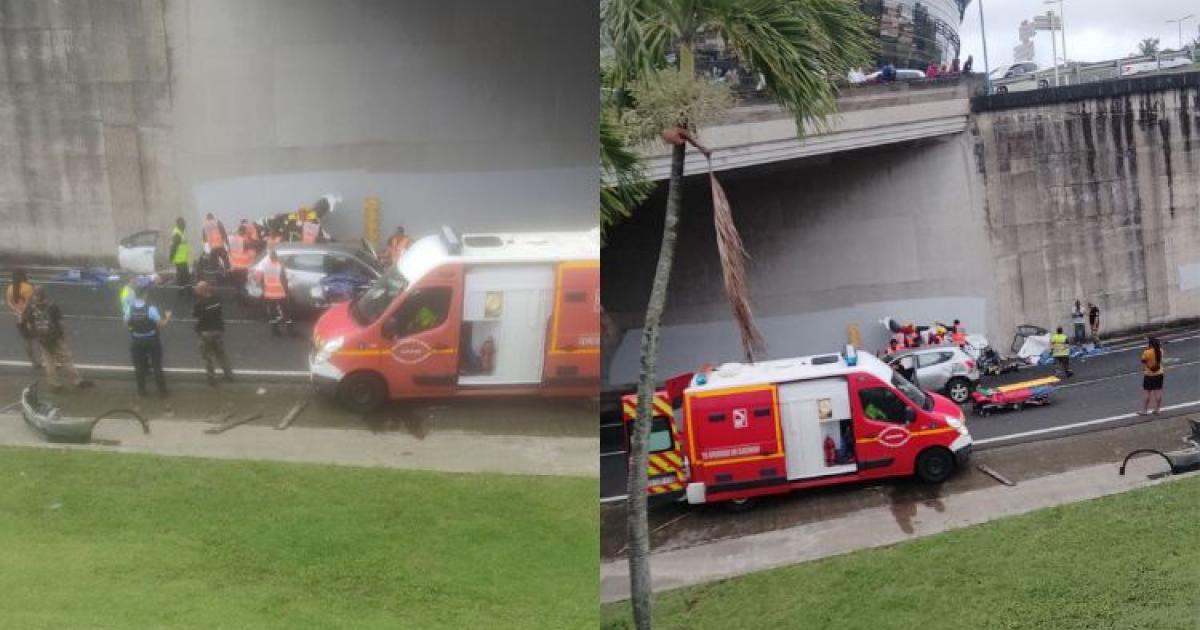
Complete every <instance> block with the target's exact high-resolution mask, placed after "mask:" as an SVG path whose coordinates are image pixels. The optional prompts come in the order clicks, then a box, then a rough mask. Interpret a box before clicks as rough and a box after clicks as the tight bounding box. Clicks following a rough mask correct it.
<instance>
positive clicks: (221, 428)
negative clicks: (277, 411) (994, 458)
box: [204, 413, 262, 435]
mask: <svg viewBox="0 0 1200 630" xmlns="http://www.w3.org/2000/svg"><path fill="white" fill-rule="evenodd" d="M261 417H262V414H261V413H255V414H251V415H249V416H246V417H245V418H242V419H241V420H231V421H229V422H226V423H225V424H220V425H217V426H215V427H209V428H207V429H205V430H204V432H205V433H207V434H209V435H217V434H218V433H224V432H226V431H228V430H230V429H232V428H234V427H240V426H242V425H243V424H247V423H250V422H254V421H255V420H258V419H259V418H261Z"/></svg>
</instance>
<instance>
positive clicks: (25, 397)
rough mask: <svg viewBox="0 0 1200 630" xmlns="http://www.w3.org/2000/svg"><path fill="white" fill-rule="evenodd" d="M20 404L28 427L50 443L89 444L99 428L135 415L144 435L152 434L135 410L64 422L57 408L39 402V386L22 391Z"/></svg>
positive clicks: (50, 404) (116, 411)
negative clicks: (103, 423) (117, 417)
mask: <svg viewBox="0 0 1200 630" xmlns="http://www.w3.org/2000/svg"><path fill="white" fill-rule="evenodd" d="M19 402H20V405H21V416H22V417H24V418H25V424H27V425H29V427H30V428H31V429H33V431H34V433H37V434H38V435H39V436H40V437H41V438H42V439H44V440H46V441H47V442H56V443H64V444H88V443H90V442H91V441H92V431H93V430H94V429H95V428H96V424H97V423H99V422H100V421H101V420H104V419H106V418H109V417H112V416H115V415H117V414H129V415H132V416H133V417H134V418H135V419H136V420H137V421H138V422H139V423H140V424H141V425H142V433H145V434H149V433H150V423H149V422H147V421H146V419H145V418H143V417H142V415H141V414H139V413H138V412H136V411H134V410H132V409H110V410H108V411H105V412H104V413H102V414H100V415H98V416H96V417H95V418H92V419H87V418H64V417H63V416H62V411H61V410H60V409H59V408H58V407H56V406H55V405H54V404H52V403H50V402H48V401H45V400H41V399H39V398H38V395H37V384H36V383H35V384H33V385H29V386H28V387H26V388H25V389H24V390H22V391H21V400H20V401H19Z"/></svg>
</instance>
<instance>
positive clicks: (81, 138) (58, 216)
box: [0, 0, 178, 258]
mask: <svg viewBox="0 0 1200 630" xmlns="http://www.w3.org/2000/svg"><path fill="white" fill-rule="evenodd" d="M0 24H3V28H2V29H0V55H2V56H3V59H2V60H0V254H6V255H12V254H21V255H28V256H36V257H39V258H62V257H71V256H79V255H101V254H103V255H109V256H113V255H115V248H116V239H117V238H119V236H120V235H124V234H128V233H130V232H133V231H135V230H138V229H142V228H143V227H145V226H160V225H162V222H163V217H164V216H166V215H168V214H172V213H173V212H174V208H175V206H176V205H177V199H178V195H177V188H176V181H175V172H174V167H173V160H172V157H173V155H172V143H171V138H172V135H171V134H172V131H171V122H172V121H171V111H172V106H171V87H170V80H171V77H170V67H169V63H168V60H167V55H166V38H167V36H166V32H165V29H164V25H163V7H162V4H161V3H160V2H153V1H148V2H138V1H136V0H112V1H110V2H103V3H89V2H65V1H56V2H33V1H29V0H5V1H4V2H0Z"/></svg>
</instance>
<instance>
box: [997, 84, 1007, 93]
mask: <svg viewBox="0 0 1200 630" xmlns="http://www.w3.org/2000/svg"><path fill="white" fill-rule="evenodd" d="M996 93H997V94H1008V88H1007V87H1005V86H1003V85H1001V86H1000V87H998V88H996Z"/></svg>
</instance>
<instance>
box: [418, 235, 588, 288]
mask: <svg viewBox="0 0 1200 630" xmlns="http://www.w3.org/2000/svg"><path fill="white" fill-rule="evenodd" d="M570 260H596V261H599V260H600V228H594V229H591V230H586V231H580V232H505V233H500V232H492V233H479V234H463V235H462V236H459V235H457V234H455V233H454V232H453V230H451V229H449V228H442V231H441V233H439V234H431V235H429V236H425V237H422V238H420V239H418V240H417V241H416V242H414V243H413V244H412V246H411V247H409V249H408V251H407V252H405V253H404V256H402V257H401V258H400V261H399V262H398V263H396V264H397V265H398V266H399V269H400V273H402V274H404V277H405V278H407V279H408V281H409V282H416V281H417V280H418V279H420V278H421V277H422V276H424V275H425V274H426V273H428V272H429V271H430V270H432V269H433V268H435V267H437V266H439V265H442V264H445V263H447V262H453V261H461V262H465V263H469V264H472V265H486V264H511V263H538V262H545V263H554V262H565V261H570Z"/></svg>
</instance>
